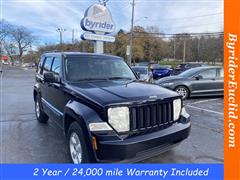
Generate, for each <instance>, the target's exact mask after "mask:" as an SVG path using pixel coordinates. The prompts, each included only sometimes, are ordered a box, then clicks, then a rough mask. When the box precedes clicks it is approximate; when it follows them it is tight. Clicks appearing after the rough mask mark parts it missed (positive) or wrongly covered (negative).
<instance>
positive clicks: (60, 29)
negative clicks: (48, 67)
mask: <svg viewBox="0 0 240 180" xmlns="http://www.w3.org/2000/svg"><path fill="white" fill-rule="evenodd" d="M56 31H57V32H59V43H60V48H61V50H62V33H63V32H64V31H66V29H63V28H57V29H56Z"/></svg>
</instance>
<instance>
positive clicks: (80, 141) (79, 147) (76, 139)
mask: <svg viewBox="0 0 240 180" xmlns="http://www.w3.org/2000/svg"><path fill="white" fill-rule="evenodd" d="M67 137H68V138H67V139H68V145H69V153H70V157H71V159H72V162H73V163H74V164H81V163H89V162H90V158H89V153H88V150H87V146H86V141H85V139H84V135H83V132H82V129H81V127H80V126H79V124H78V123H77V122H73V123H72V124H71V125H70V127H69V130H68V135H67Z"/></svg>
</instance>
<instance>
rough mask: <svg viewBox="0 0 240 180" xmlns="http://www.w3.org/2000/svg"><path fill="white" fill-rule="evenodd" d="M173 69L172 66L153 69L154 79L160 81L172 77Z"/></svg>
mask: <svg viewBox="0 0 240 180" xmlns="http://www.w3.org/2000/svg"><path fill="white" fill-rule="evenodd" d="M172 72H173V69H172V68H171V67H170V66H158V67H156V68H153V69H152V76H153V79H160V78H162V77H166V76H170V75H171V74H172Z"/></svg>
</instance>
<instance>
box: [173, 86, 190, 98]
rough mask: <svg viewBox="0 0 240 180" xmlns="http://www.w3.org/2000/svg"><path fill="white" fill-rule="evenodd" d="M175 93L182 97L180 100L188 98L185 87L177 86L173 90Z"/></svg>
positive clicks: (187, 91)
mask: <svg viewBox="0 0 240 180" xmlns="http://www.w3.org/2000/svg"><path fill="white" fill-rule="evenodd" d="M175 91H176V92H177V93H178V94H179V95H181V96H182V99H187V98H188V96H189V90H188V88H187V87H185V86H178V87H176V88H175Z"/></svg>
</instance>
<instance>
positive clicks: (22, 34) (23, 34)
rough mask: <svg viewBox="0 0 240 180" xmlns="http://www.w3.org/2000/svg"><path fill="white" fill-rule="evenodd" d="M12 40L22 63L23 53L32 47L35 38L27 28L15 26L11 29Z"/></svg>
mask: <svg viewBox="0 0 240 180" xmlns="http://www.w3.org/2000/svg"><path fill="white" fill-rule="evenodd" d="M10 38H11V40H12V43H13V44H15V45H16V47H17V49H18V59H19V61H20V62H22V57H23V53H24V52H25V51H27V49H28V48H30V47H31V45H32V43H33V42H34V40H35V37H34V36H33V35H32V33H31V32H30V31H29V30H28V29H27V28H25V27H23V26H13V27H12V28H11V29H10Z"/></svg>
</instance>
